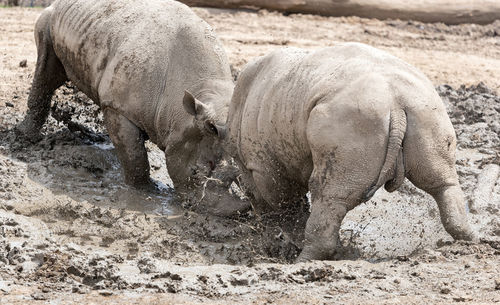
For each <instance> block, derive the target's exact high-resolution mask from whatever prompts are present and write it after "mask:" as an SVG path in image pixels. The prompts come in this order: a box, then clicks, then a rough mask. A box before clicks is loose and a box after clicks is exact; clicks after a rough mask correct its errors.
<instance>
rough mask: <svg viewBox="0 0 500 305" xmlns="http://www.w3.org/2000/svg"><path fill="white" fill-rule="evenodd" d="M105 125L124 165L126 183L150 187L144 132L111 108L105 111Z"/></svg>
mask: <svg viewBox="0 0 500 305" xmlns="http://www.w3.org/2000/svg"><path fill="white" fill-rule="evenodd" d="M104 123H105V125H106V129H107V130H108V133H109V136H110V138H111V141H112V142H113V145H114V146H115V149H116V151H117V154H118V159H119V160H120V164H121V165H122V168H123V172H124V175H125V183H126V184H129V185H132V186H134V187H139V188H144V187H149V186H150V185H151V181H150V179H149V161H148V155H147V152H146V148H145V146H144V142H145V140H146V139H145V135H144V133H143V132H142V130H140V129H139V128H138V127H137V126H135V125H134V124H133V123H132V122H131V121H130V120H128V119H127V118H126V117H124V116H123V115H121V114H119V113H118V112H117V111H115V110H113V109H110V108H106V109H105V110H104Z"/></svg>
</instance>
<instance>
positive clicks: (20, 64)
mask: <svg viewBox="0 0 500 305" xmlns="http://www.w3.org/2000/svg"><path fill="white" fill-rule="evenodd" d="M27 66H28V60H26V59H23V60H21V61H20V62H19V67H21V68H26V67H27Z"/></svg>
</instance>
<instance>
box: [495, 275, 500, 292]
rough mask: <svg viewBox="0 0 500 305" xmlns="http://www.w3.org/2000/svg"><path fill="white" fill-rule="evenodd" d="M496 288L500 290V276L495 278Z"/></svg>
mask: <svg viewBox="0 0 500 305" xmlns="http://www.w3.org/2000/svg"><path fill="white" fill-rule="evenodd" d="M495 290H500V278H498V279H496V280H495Z"/></svg>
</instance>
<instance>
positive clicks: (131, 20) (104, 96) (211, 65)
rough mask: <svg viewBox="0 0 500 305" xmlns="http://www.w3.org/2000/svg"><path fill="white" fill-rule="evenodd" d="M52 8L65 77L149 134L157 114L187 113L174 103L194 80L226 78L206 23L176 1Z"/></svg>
mask: <svg viewBox="0 0 500 305" xmlns="http://www.w3.org/2000/svg"><path fill="white" fill-rule="evenodd" d="M53 7H54V12H53V14H52V19H51V37H52V41H53V45H54V50H55V52H56V54H57V56H58V58H59V59H60V60H61V62H62V63H63V66H64V67H65V70H66V74H67V75H68V77H69V79H71V80H72V81H74V82H75V83H76V85H77V86H78V87H79V88H80V89H81V90H82V91H83V92H84V93H86V94H87V95H88V96H89V97H90V98H92V99H93V100H94V101H95V102H97V103H101V104H103V103H104V105H103V106H108V107H112V108H115V109H118V110H120V112H122V113H124V114H125V115H126V116H127V117H128V118H129V119H131V120H132V121H133V122H134V123H136V125H138V126H139V127H141V128H143V129H145V130H146V132H147V133H148V134H149V135H150V136H151V134H152V135H153V137H154V134H156V133H157V131H158V130H157V129H158V126H157V122H156V118H158V117H162V119H163V120H164V121H165V120H170V121H172V120H174V121H179V116H181V118H180V121H182V120H183V118H186V117H187V115H185V114H184V112H182V111H181V110H182V107H181V106H180V105H181V101H182V96H183V93H184V90H185V89H187V88H189V87H190V86H192V85H193V84H194V83H196V82H197V81H199V79H206V78H227V79H230V77H231V76H230V71H229V64H228V61H227V58H226V55H225V53H224V50H223V49H222V47H221V44H220V43H219V41H218V40H217V39H216V38H215V35H214V34H213V31H212V30H211V28H210V27H209V26H208V24H206V23H205V22H204V21H203V20H201V19H200V18H199V17H197V16H196V15H195V14H194V13H193V12H192V11H191V10H190V9H189V8H188V7H187V6H185V5H183V4H181V3H178V2H176V1H170V0H152V1H144V0H132V1H125V0H120V1H107V0H106V1H86V0H76V1H75V0H58V1H56V2H55V3H54V4H53ZM159 111H164V112H166V113H167V114H164V115H161V116H160V115H158V112H159ZM165 129H169V126H166V127H165Z"/></svg>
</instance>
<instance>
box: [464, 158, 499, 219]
mask: <svg viewBox="0 0 500 305" xmlns="http://www.w3.org/2000/svg"><path fill="white" fill-rule="evenodd" d="M499 174H500V166H498V165H496V164H488V165H486V166H484V168H483V170H482V171H481V173H480V174H479V175H478V177H477V184H476V189H475V190H474V194H473V198H474V199H473V201H472V202H473V205H472V207H471V210H472V211H473V212H479V211H481V210H484V209H486V207H487V206H488V205H489V204H490V203H491V202H493V201H492V192H493V188H494V187H495V183H496V182H497V178H498V175H499Z"/></svg>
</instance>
